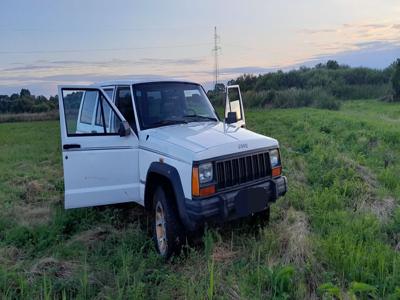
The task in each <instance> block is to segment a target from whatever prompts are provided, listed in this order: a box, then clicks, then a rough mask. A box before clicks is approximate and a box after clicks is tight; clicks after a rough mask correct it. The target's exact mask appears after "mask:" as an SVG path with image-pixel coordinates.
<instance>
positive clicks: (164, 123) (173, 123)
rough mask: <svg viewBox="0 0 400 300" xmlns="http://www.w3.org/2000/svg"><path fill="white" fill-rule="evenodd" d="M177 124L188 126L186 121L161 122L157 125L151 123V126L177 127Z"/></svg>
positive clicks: (156, 123)
mask: <svg viewBox="0 0 400 300" xmlns="http://www.w3.org/2000/svg"><path fill="white" fill-rule="evenodd" d="M175 124H187V122H186V121H185V120H168V119H167V120H161V121H158V122H155V123H151V124H150V126H152V127H153V126H154V127H157V126H167V125H175Z"/></svg>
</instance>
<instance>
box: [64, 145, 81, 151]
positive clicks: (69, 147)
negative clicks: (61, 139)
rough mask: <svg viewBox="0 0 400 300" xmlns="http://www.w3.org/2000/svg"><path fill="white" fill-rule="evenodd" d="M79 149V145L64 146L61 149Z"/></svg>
mask: <svg viewBox="0 0 400 300" xmlns="http://www.w3.org/2000/svg"><path fill="white" fill-rule="evenodd" d="M80 147H81V145H79V144H65V145H63V149H64V150H68V149H79V148H80Z"/></svg>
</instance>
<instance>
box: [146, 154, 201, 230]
mask: <svg viewBox="0 0 400 300" xmlns="http://www.w3.org/2000/svg"><path fill="white" fill-rule="evenodd" d="M159 180H160V181H162V180H167V182H168V183H169V184H170V186H171V189H172V192H173V194H174V196H175V197H174V198H175V202H176V203H175V204H176V207H177V209H178V213H179V217H180V219H181V222H182V224H183V225H184V227H185V229H187V230H193V229H194V228H195V224H194V223H193V222H192V221H191V220H190V218H189V217H188V214H187V211H186V206H185V194H184V192H183V187H182V181H181V178H180V175H179V172H178V170H177V169H176V168H175V167H173V166H171V165H169V164H166V163H161V162H152V163H151V164H150V167H149V169H148V170H147V175H146V186H145V193H144V205H145V208H146V209H147V210H151V209H152V206H153V203H152V196H151V195H152V194H153V192H154V189H155V187H156V186H157V185H158V184H160V183H161V182H158V181H159Z"/></svg>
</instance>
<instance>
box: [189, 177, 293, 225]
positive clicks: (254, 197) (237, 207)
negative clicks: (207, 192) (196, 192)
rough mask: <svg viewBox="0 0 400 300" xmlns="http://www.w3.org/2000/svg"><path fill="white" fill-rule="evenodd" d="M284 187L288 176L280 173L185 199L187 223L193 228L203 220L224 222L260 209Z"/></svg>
mask: <svg viewBox="0 0 400 300" xmlns="http://www.w3.org/2000/svg"><path fill="white" fill-rule="evenodd" d="M286 191H287V179H286V177H285V176H280V177H278V178H274V179H269V180H267V181H264V182H262V183H258V184H255V185H251V186H248V187H243V188H241V189H237V190H234V191H227V192H223V193H220V194H217V195H215V196H212V197H210V198H206V199H199V200H196V199H194V200H192V199H185V207H186V213H187V216H188V218H189V219H190V223H191V225H192V226H190V227H191V228H192V229H196V228H199V227H200V226H202V225H204V224H205V223H206V222H225V221H229V220H234V219H238V218H241V217H246V216H248V215H251V214H253V213H256V212H259V211H263V210H265V209H267V208H268V207H269V205H270V204H271V203H273V202H275V201H276V199H278V197H280V196H283V195H284V194H285V193H286Z"/></svg>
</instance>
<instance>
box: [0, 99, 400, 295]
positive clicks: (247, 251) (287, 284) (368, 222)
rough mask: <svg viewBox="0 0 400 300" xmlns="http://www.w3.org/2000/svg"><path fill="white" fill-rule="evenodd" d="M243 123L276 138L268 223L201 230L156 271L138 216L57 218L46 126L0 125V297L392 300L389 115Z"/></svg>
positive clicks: (348, 113) (392, 138) (395, 213)
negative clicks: (279, 175)
mask: <svg viewBox="0 0 400 300" xmlns="http://www.w3.org/2000/svg"><path fill="white" fill-rule="evenodd" d="M246 121H247V126H248V127H249V128H250V129H252V130H255V131H257V132H259V133H261V134H265V135H268V136H272V137H274V138H277V139H278V140H279V141H280V145H281V149H282V161H283V164H284V165H283V168H284V172H285V175H287V176H288V179H289V192H288V194H287V195H286V196H285V197H284V198H282V199H279V200H278V201H277V202H276V203H275V204H273V206H272V210H271V221H270V225H269V226H268V227H266V228H264V229H261V230H260V229H255V228H254V227H253V226H250V225H249V224H247V222H246V221H241V222H234V223H232V224H226V225H225V226H222V227H220V228H212V229H209V230H207V231H206V234H205V235H204V236H203V240H202V243H197V244H193V245H192V244H188V246H187V248H186V249H185V251H184V253H183V254H182V255H181V256H180V257H176V258H174V259H173V260H172V261H170V262H167V263H164V262H163V261H162V260H161V259H159V258H158V256H157V254H156V253H155V251H154V249H153V245H152V242H151V239H150V238H149V237H148V235H147V225H146V224H147V223H148V220H147V217H146V215H145V214H144V212H143V210H142V209H141V208H139V207H137V206H134V205H127V206H126V205H124V206H116V207H103V208H88V209H78V210H71V211H64V209H63V208H62V197H63V196H62V195H63V194H62V193H63V182H62V169H61V160H60V146H59V128H58V122H56V121H52V122H49V121H48V122H35V123H8V124H0V145H1V147H0V298H2V299H3V298H4V299H39V298H44V297H45V296H46V297H48V296H50V298H51V299H53V298H57V299H59V298H62V299H67V298H68V299H70V298H71V299H75V298H80V299H84V298H87V299H88V298H99V299H110V298H116V299H127V298H130V299H154V298H174V299H205V298H208V299H211V298H213V299H231V298H233V299H239V298H244V299H260V298H261V299H309V298H313V297H314V298H316V297H321V298H326V299H331V298H336V299H348V298H350V299H351V298H354V297H357V299H359V298H360V299H373V298H378V299H396V297H397V299H398V297H399V295H400V253H399V251H398V249H399V247H400V246H399V245H400V208H399V200H398V199H399V197H400V182H399V181H398V180H396V179H397V177H398V176H397V174H399V173H400V161H399V160H398V157H400V147H399V146H400V138H399V136H400V134H399V133H400V132H399V127H398V124H399V122H400V106H399V105H398V104H394V103H382V102H378V101H354V102H352V101H351V102H346V103H344V104H343V106H342V107H341V109H340V110H339V111H332V110H324V109H323V110H321V109H313V108H302V109H274V110H271V109H259V110H250V111H246ZM10 132H12V133H13V134H11V135H10ZM47 206H50V209H49V210H40V208H43V207H47ZM26 208H29V209H26ZM37 211H39V212H40V213H36V212H37ZM43 211H44V212H45V213H43ZM28 221H29V222H28Z"/></svg>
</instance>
